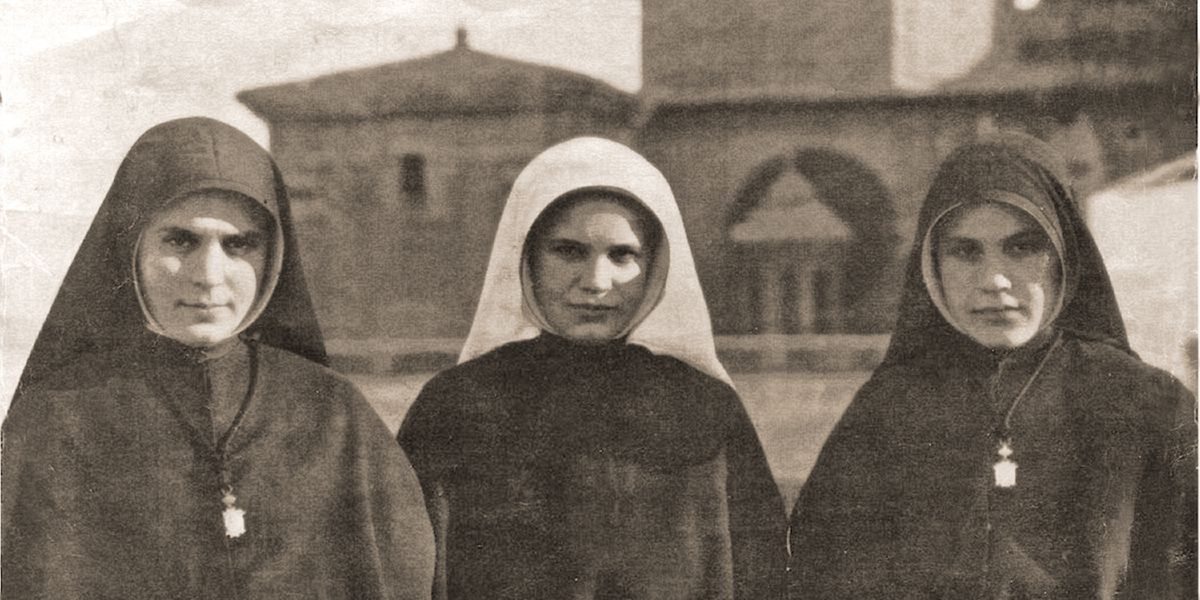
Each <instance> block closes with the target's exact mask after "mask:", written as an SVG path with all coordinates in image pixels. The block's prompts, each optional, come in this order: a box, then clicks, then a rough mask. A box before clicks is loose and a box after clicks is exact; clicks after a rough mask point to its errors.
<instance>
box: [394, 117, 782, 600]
mask: <svg viewBox="0 0 1200 600" xmlns="http://www.w3.org/2000/svg"><path fill="white" fill-rule="evenodd" d="M588 190H591V191H596V190H601V191H603V192H604V193H605V194H608V195H616V196H620V197H623V198H624V199H625V200H627V201H628V202H630V203H634V204H638V205H640V207H641V208H644V209H645V210H646V211H647V214H644V215H642V217H641V218H642V223H643V226H644V227H646V228H647V229H649V228H650V226H651V225H657V228H658V232H659V233H661V235H656V236H650V235H647V237H646V241H648V242H649V241H650V240H652V239H656V240H657V244H656V245H655V246H654V247H653V250H652V251H651V253H650V258H649V261H648V262H649V264H648V265H647V268H646V276H645V277H646V280H645V289H646V293H645V294H644V296H643V299H642V305H641V306H640V307H639V309H638V310H637V312H636V313H635V315H634V317H633V318H632V319H631V320H630V322H629V324H628V326H627V329H626V331H624V332H623V333H621V334H614V338H613V339H611V340H609V341H608V342H607V343H605V344H602V345H599V346H588V345H583V344H578V343H575V342H572V341H569V340H567V339H564V338H563V337H561V336H559V335H556V331H555V329H554V325H553V324H552V323H550V322H549V321H548V320H546V319H545V318H544V316H543V315H542V314H541V307H539V306H538V305H537V302H536V294H535V293H534V292H533V290H534V282H533V279H532V277H533V275H532V269H530V268H529V262H528V258H529V257H528V253H527V250H528V248H529V247H530V245H531V241H530V240H529V239H528V238H529V236H530V232H531V231H534V230H535V228H536V227H537V226H538V221H539V220H540V219H542V218H543V217H546V216H547V213H546V211H549V210H556V209H553V208H552V207H553V206H554V205H556V203H558V202H564V203H565V202H570V201H571V199H572V198H578V197H580V196H579V195H578V194H580V193H581V192H584V193H586V192H587V191H588ZM557 206H560V207H562V206H565V204H558V205H557ZM638 212H640V211H638ZM543 222H544V221H543ZM650 243H653V242H650ZM695 273H696V271H695V265H694V263H693V261H692V255H691V249H690V248H689V247H688V242H687V235H686V232H685V231H684V228H683V218H682V216H681V215H680V213H679V207H678V205H677V204H676V202H675V197H674V194H673V193H672V192H671V188H670V185H669V184H668V183H667V181H666V179H665V178H664V177H663V176H662V174H661V173H660V172H659V171H658V169H656V168H655V167H654V166H653V165H651V164H650V163H649V162H648V161H646V159H645V158H643V157H642V156H640V155H638V154H637V153H636V152H633V151H632V150H630V149H629V148H627V147H625V146H623V145H621V144H618V143H615V142H612V141H609V140H604V139H600V138H576V139H573V140H568V141H566V142H563V143H561V144H558V145H555V146H553V147H551V148H549V149H547V150H546V151H544V152H543V153H542V154H540V155H539V156H538V157H536V158H534V159H533V160H532V161H531V162H530V163H529V165H527V166H526V167H525V169H524V170H523V171H522V172H521V174H520V176H518V177H517V180H516V182H515V183H514V184H513V188H512V190H511V192H510V193H509V198H508V201H507V203H506V204H505V208H504V213H503V214H502V215H501V218H500V225H499V227H498V228H497V232H496V239H495V242H494V244H493V249H492V254H491V257H490V259H489V267H488V273H487V276H486V277H485V279H484V286H483V290H482V292H481V293H480V302H479V307H478V312H477V313H476V317H475V321H474V323H473V324H472V327H471V334H470V335H469V336H468V338H467V342H466V344H465V345H464V350H463V354H462V356H463V358H462V360H463V362H462V363H461V364H459V365H458V366H456V367H454V368H451V369H448V370H447V371H444V372H442V373H440V374H438V375H437V376H436V377H434V378H433V379H432V380H430V382H429V383H427V384H426V386H425V387H424V389H422V390H421V393H420V395H419V396H418V397H417V399H416V401H415V402H414V404H413V406H412V407H411V408H410V409H409V411H408V414H407V415H406V417H405V420H404V423H403V425H401V427H400V434H399V440H400V443H401V445H402V446H403V447H404V449H405V450H406V451H407V452H408V454H409V456H410V457H411V458H412V460H413V466H414V467H415V468H416V470H417V475H418V476H419V477H420V478H421V484H422V485H423V486H424V489H425V493H426V504H427V505H428V507H429V510H430V516H431V518H432V520H433V522H434V533H435V537H436V538H437V541H438V563H437V568H438V572H437V576H436V581H435V584H434V597H436V598H439V599H453V600H474V599H476V598H513V599H516V598H521V599H524V598H555V599H559V598H563V599H575V600H592V599H616V598H622V599H647V600H649V599H654V600H671V599H699V598H706V599H711V600H716V599H730V598H737V599H739V600H740V599H746V600H758V599H772V598H779V597H781V596H782V594H783V584H784V575H785V573H784V571H785V569H786V567H787V541H786V534H787V517H786V513H785V507H784V505H783V500H782V498H781V497H780V494H779V490H778V488H777V487H776V485H775V481H774V479H772V477H771V471H770V468H769V466H768V465H767V461H766V457H765V456H764V454H763V451H762V447H761V444H760V443H759V440H758V435H757V433H756V432H755V430H754V427H753V425H752V424H751V422H750V419H749V417H748V416H747V414H746V411H745V408H744V407H743V406H742V402H741V399H740V398H738V396H737V393H736V392H735V391H734V390H733V388H732V387H731V386H730V384H729V383H727V381H728V379H727V378H728V375H727V374H726V373H725V369H724V367H722V366H721V364H720V362H719V361H718V360H717V356H716V351H715V348H714V347H713V340H712V333H711V329H710V328H709V318H708V309H707V306H706V305H705V303H704V295H703V292H702V290H701V289H700V286H699V278H698V277H696V275H695Z"/></svg>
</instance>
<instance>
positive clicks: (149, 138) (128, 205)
mask: <svg viewBox="0 0 1200 600" xmlns="http://www.w3.org/2000/svg"><path fill="white" fill-rule="evenodd" d="M201 190H224V191H229V192H236V193H238V194H241V195H242V196H245V197H247V198H249V199H251V200H253V201H254V202H255V203H256V204H257V205H258V206H260V207H262V208H263V209H264V211H265V212H266V213H268V214H270V215H271V218H272V221H273V227H274V230H275V233H274V243H273V244H272V248H271V251H270V253H269V255H268V256H269V258H268V261H267V270H266V272H265V273H264V275H263V282H262V284H260V291H259V295H258V299H257V300H256V301H255V304H254V306H253V307H252V308H251V311H250V313H249V314H248V315H247V317H246V320H245V321H243V323H242V325H241V327H240V328H239V331H243V330H244V331H245V332H246V333H247V334H249V335H253V336H255V337H257V338H258V339H260V340H261V341H262V342H264V343H267V344H270V345H272V346H276V347H279V348H282V349H284V350H289V351H291V352H294V353H296V354H299V355H301V356H304V357H306V358H308V359H310V360H313V361H316V362H318V363H321V364H325V363H326V360H327V359H326V355H325V344H324V341H323V339H322V338H321V332H320V329H319V328H318V326H317V319H316V314H315V313H314V311H313V308H312V301H311V299H310V298H309V295H308V288H307V287H306V286H305V283H304V273H303V271H302V269H301V267H300V257H299V254H298V252H297V250H296V242H295V236H294V233H293V227H292V217H291V210H290V207H289V205H288V201H287V195H286V190H285V188H284V185H283V179H282V178H281V177H280V174H279V170H278V168H277V167H276V166H275V163H274V162H273V161H272V160H271V157H270V155H268V154H267V152H266V150H263V149H262V147H260V146H259V145H258V144H257V143H255V142H254V140H252V139H250V138H249V137H247V136H246V135H245V134H244V133H242V132H241V131H238V130H237V129H235V128H233V127H231V126H229V125H227V124H225V123H222V122H220V121H215V120H213V119H207V118H199V117H193V118H186V119H177V120H173V121H167V122H165V123H161V124H159V125H156V126H154V127H152V128H150V130H148V131H147V132H146V133H144V134H142V136H141V137H140V138H138V140H137V141H136V142H134V144H133V147H132V148H130V150H129V153H128V154H127V155H126V156H125V160H124V161H123V162H122V163H121V166H120V168H119V169H118V170H117V175H116V178H115V179H114V180H113V184H112V187H111V188H110V189H109V191H108V195H107V196H105V198H104V202H103V203H101V205H100V208H99V210H98V211H97V212H96V217H95V219H94V220H93V221H92V226H91V228H90V229H88V232H87V235H86V236H85V237H84V240H83V243H82V244H81V245H80V247H79V250H78V251H77V252H76V254H75V259H74V261H72V263H71V267H70V268H69V269H68V271H67V275H66V277H65V278H64V280H63V283H62V286H61V287H60V288H59V290H58V295H57V296H56V297H55V299H54V304H53V305H52V306H51V308H50V314H49V315H48V316H47V317H46V322H45V324H44V325H43V326H42V330H41V332H40V333H39V334H38V338H37V341H36V342H35V343H34V346H33V351H32V352H31V354H30V356H29V360H28V361H27V362H26V365H25V371H24V372H23V373H22V375H21V381H20V387H24V386H27V385H29V384H31V383H33V382H36V381H37V380H39V379H41V378H42V377H45V376H46V375H48V374H49V373H52V372H54V371H55V370H57V369H59V368H61V367H62V366H64V365H66V364H67V363H70V362H72V361H73V360H75V359H76V358H78V357H79V356H81V355H83V354H87V353H92V352H103V351H107V350H111V349H114V348H116V347H119V346H121V345H124V344H129V343H131V342H132V341H133V340H135V339H137V338H138V337H139V336H140V335H143V332H145V331H146V330H147V329H149V330H151V331H154V332H156V333H160V332H161V328H159V327H158V326H157V324H156V323H154V322H153V319H152V318H150V316H149V312H148V311H146V309H145V307H144V304H143V299H142V298H141V297H140V293H139V291H138V284H137V265H136V264H135V263H136V256H137V246H138V243H139V241H140V239H141V235H142V231H143V229H144V228H145V226H146V225H147V224H148V223H149V222H150V220H151V219H152V218H153V216H154V214H155V213H156V212H158V211H160V210H162V209H163V208H165V207H167V206H168V205H170V204H171V203H172V202H174V201H176V200H178V199H179V198H181V197H183V196H185V195H187V194H190V193H193V192H197V191H201ZM17 395H18V396H19V395H20V392H19V391H18V394H17Z"/></svg>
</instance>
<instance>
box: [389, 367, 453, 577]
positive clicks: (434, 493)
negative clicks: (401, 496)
mask: <svg viewBox="0 0 1200 600" xmlns="http://www.w3.org/2000/svg"><path fill="white" fill-rule="evenodd" d="M442 383H443V382H442V380H441V379H439V378H434V379H433V380H431V381H430V382H429V383H427V384H426V385H425V387H424V388H422V390H421V393H420V394H418V395H417V399H416V400H415V401H414V402H413V404H412V406H411V407H410V408H409V410H408V413H407V414H406V415H405V416H404V421H403V423H401V425H400V431H399V432H398V433H397V435H396V440H397V441H398V442H399V444H400V447H401V448H402V449H403V450H404V452H405V454H407V455H408V458H409V460H410V461H411V462H412V465H413V468H414V469H415V470H416V473H417V479H418V480H419V481H420V484H421V489H422V491H423V493H424V496H425V508H426V510H427V511H428V514H429V521H430V524H431V525H432V526H433V538H434V546H435V551H434V552H435V563H434V575H433V586H432V591H433V600H446V598H447V597H448V596H447V594H448V591H447V579H446V568H447V566H446V546H447V544H446V535H447V526H448V523H449V520H450V505H449V502H447V499H446V494H445V487H444V483H443V479H442V478H443V477H444V476H445V472H444V468H443V467H445V465H444V464H443V461H441V460H439V459H438V457H439V456H442V453H441V452H440V451H439V450H437V449H436V448H435V445H436V446H440V444H438V441H439V440H442V441H445V440H448V439H452V438H450V437H449V436H451V435H452V432H451V430H450V427H451V426H452V425H453V420H452V418H451V417H450V416H449V415H446V414H442V413H441V412H440V411H437V410H435V409H436V408H443V407H446V406H448V404H447V403H446V402H444V401H443V400H446V394H445V392H444V390H443V388H444V386H443V385H442Z"/></svg>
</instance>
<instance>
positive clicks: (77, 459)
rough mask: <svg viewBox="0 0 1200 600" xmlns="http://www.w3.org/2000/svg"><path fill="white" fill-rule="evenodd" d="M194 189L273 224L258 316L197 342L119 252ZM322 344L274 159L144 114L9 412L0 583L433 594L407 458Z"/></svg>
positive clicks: (244, 592)
mask: <svg viewBox="0 0 1200 600" xmlns="http://www.w3.org/2000/svg"><path fill="white" fill-rule="evenodd" d="M201 190H221V191H228V192H236V193H237V194H240V195H241V196H244V197H246V198H248V199H250V200H251V201H253V202H254V203H255V204H257V205H258V206H259V207H261V208H262V209H263V210H264V211H265V212H266V213H267V214H269V215H270V217H271V220H272V221H273V227H274V232H273V233H274V243H272V244H271V245H270V247H271V252H270V257H269V258H268V265H269V266H268V270H269V271H271V272H270V273H268V275H267V276H266V277H264V280H266V281H267V282H268V284H265V285H263V286H262V287H263V288H264V289H263V290H260V294H261V295H262V297H261V298H260V299H259V300H258V301H257V302H256V307H255V308H254V309H252V311H251V313H250V316H249V317H248V319H253V322H250V323H243V329H242V331H241V333H240V335H239V336H238V337H236V338H234V339H232V340H229V341H227V342H221V343H220V344H218V345H217V346H215V347H214V348H208V349H196V348H190V347H187V346H184V345H183V344H180V343H178V342H176V341H174V340H171V339H168V338H166V337H164V336H162V335H159V334H157V333H155V332H154V329H153V328H152V327H151V326H148V324H147V317H146V316H145V314H144V312H143V308H142V306H141V304H140V301H139V298H138V291H137V283H136V282H135V277H136V275H135V267H134V256H135V254H136V247H137V243H138V240H139V238H140V235H141V232H142V230H143V229H144V228H145V226H146V225H147V224H148V223H149V222H150V220H151V219H152V218H153V216H154V214H155V213H156V212H157V211H159V210H162V209H163V208H165V207H167V206H168V205H169V204H170V203H171V202H173V201H175V200H176V199H178V198H180V197H182V196H184V195H187V194H190V193H193V192H197V191H201ZM269 282H274V286H273V289H271V288H270V285H269ZM267 293H270V294H271V295H270V296H269V298H268V297H266V296H265V294H267ZM264 299H265V303H264ZM325 362H326V355H325V347H324V342H323V340H322V338H321V332H320V329H319V327H318V323H317V319H316V315H315V313H314V312H313V308H312V302H311V300H310V298H309V294H308V291H307V288H306V287H305V283H304V275H303V272H302V269H301V265H300V261H299V253H298V252H297V250H296V243H295V237H294V234H293V227H292V219H291V213H290V210H289V206H288V201H287V197H286V191H285V188H284V185H283V182H282V179H281V178H280V175H279V171H278V169H277V168H276V166H275V164H274V162H273V161H272V160H271V158H270V156H269V155H268V154H267V152H266V151H265V150H263V149H262V148H261V147H259V146H258V145H257V144H256V143H255V142H254V141H253V140H251V139H250V138H249V137H247V136H246V135H245V134H243V133H241V132H240V131H238V130H236V129H234V128H232V127H230V126H229V125H226V124H224V123H221V122H218V121H214V120H211V119H205V118H187V119H178V120H174V121H168V122H165V123H162V124H160V125H157V126H155V127H153V128H151V129H150V130H149V131H147V132H146V133H145V134H143V135H142V137H141V138H139V139H138V140H137V142H135V143H134V145H133V147H132V148H131V149H130V151H129V153H128V155H127V156H126V158H125V160H124V161H123V163H122V164H121V166H120V168H119V170H118V172H117V175H116V177H115V180H114V182H113V185H112V187H111V189H110V190H109V193H108V195H107V196H106V197H105V199H104V202H103V203H102V205H101V206H100V208H99V210H98V212H97V215H96V217H95V220H94V221H93V223H92V226H91V228H90V229H89V231H88V233H87V236H86V238H85V239H84V241H83V243H82V245H81V246H80V248H79V251H78V253H77V254H76V257H75V260H74V261H73V263H72V264H71V267H70V269H69V270H68V272H67V275H66V278H65V279H64V281H63V284H62V286H61V288H60V290H59V293H58V296H57V297H56V299H55V301H54V304H53V306H52V308H51V310H50V313H49V316H48V317H47V319H46V322H45V325H44V326H43V328H42V331H41V333H40V335H39V336H38V339H37V342H36V344H35V346H34V349H33V352H32V354H31V355H30V357H29V360H28V363H27V366H26V368H25V371H24V373H23V374H22V377H21V381H20V385H19V387H18V391H17V394H16V396H15V397H14V399H13V402H12V404H11V406H10V409H9V413H8V415H7V417H6V419H5V422H4V427H3V496H2V508H3V548H2V549H0V555H2V559H3V579H2V588H3V590H2V591H3V593H4V595H5V596H6V597H7V596H11V597H14V598H16V597H21V598H84V597H86V598H208V597H212V598H276V597H301V596H303V597H321V598H421V597H427V596H428V588H429V581H430V579H431V577H432V564H433V556H432V554H433V548H432V532H431V531H430V528H429V524H428V522H427V520H426V518H425V509H424V503H423V500H422V497H421V492H420V487H419V484H418V482H417V480H416V477H415V474H414V473H413V472H412V469H411V467H410V466H409V464H408V461H407V460H406V458H405V457H404V455H403V452H402V451H401V450H400V449H399V448H398V447H397V446H396V444H395V443H394V441H392V439H391V436H390V435H389V433H388V432H387V429H386V427H385V426H384V425H383V423H382V422H381V421H380V420H379V418H378V416H377V415H376V414H375V413H374V411H373V409H372V408H371V407H370V406H369V405H368V404H367V402H366V401H365V399H363V397H362V395H361V394H360V393H359V392H358V390H356V389H355V388H354V387H353V385H352V384H350V383H349V382H348V381H346V380H345V379H343V378H342V377H340V376H339V375H337V374H335V373H334V372H332V371H330V370H329V369H327V368H326V367H325V366H324V363H325ZM226 495H231V496H234V497H235V498H236V505H237V507H238V508H240V509H242V510H244V511H245V518H244V522H245V532H244V533H243V534H241V535H229V531H230V530H229V529H227V527H228V525H225V524H224V522H223V512H222V511H223V509H224V508H225V505H224V503H223V497H224V496H226Z"/></svg>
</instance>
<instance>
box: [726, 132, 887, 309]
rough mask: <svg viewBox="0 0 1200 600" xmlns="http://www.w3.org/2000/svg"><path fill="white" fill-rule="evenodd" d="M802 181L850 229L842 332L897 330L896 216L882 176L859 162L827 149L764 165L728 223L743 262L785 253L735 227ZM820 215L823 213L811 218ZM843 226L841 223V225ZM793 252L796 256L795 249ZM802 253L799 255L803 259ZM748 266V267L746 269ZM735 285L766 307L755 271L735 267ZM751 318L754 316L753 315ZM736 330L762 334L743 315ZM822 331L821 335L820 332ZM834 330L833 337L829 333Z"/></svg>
mask: <svg viewBox="0 0 1200 600" xmlns="http://www.w3.org/2000/svg"><path fill="white" fill-rule="evenodd" d="M792 174H795V175H798V176H799V177H801V178H803V180H804V181H805V182H807V186H808V188H810V189H811V190H812V193H813V195H814V196H815V199H816V200H817V201H819V203H820V205H821V208H818V209H815V210H817V211H823V212H825V213H832V217H831V218H834V219H835V221H836V222H840V223H841V224H844V226H845V228H847V229H848V230H849V239H848V240H847V241H846V243H845V245H844V251H842V252H840V253H839V254H838V255H836V259H837V260H838V264H839V269H840V271H841V276H840V278H839V279H840V281H841V282H842V283H841V284H840V285H838V286H836V288H837V289H836V290H835V293H836V296H837V297H836V302H837V303H838V305H839V306H840V309H839V310H840V316H839V318H838V319H837V327H836V331H840V332H849V333H874V332H880V331H886V330H888V329H889V328H890V327H891V326H892V320H893V315H892V312H893V308H894V300H895V299H894V298H893V297H892V296H895V294H894V293H893V292H894V290H892V289H891V288H892V287H894V286H893V285H892V283H893V282H891V281H890V280H891V279H893V277H891V275H892V274H893V271H895V270H896V265H895V264H894V263H895V256H896V253H895V249H896V244H897V242H898V239H899V238H898V236H897V234H896V230H895V225H896V214H895V210H894V208H893V204H892V199H891V194H890V192H889V191H888V189H887V187H886V186H884V184H883V182H882V181H881V180H880V178H879V177H878V176H877V175H876V174H875V173H874V172H873V171H872V170H871V169H870V168H869V167H867V166H866V165H864V164H863V163H862V162H861V161H859V160H858V159H856V158H854V157H852V156H849V155H847V154H844V153H842V152H840V151H837V150H832V149H828V148H801V149H799V150H797V151H795V152H793V153H790V154H787V155H780V156H775V157H772V158H770V159H767V160H766V161H764V162H763V163H761V164H759V165H758V166H757V167H755V168H754V170H752V171H751V172H750V174H749V175H747V177H746V178H745V181H744V182H743V184H742V185H741V187H740V188H739V190H738V192H737V196H736V197H735V199H734V202H733V204H732V206H731V207H730V210H729V212H728V214H727V217H726V223H725V231H726V235H727V236H729V237H730V238H731V239H730V242H731V246H732V247H734V248H736V253H737V256H736V258H735V260H736V261H738V262H739V264H756V265H758V264H763V263H764V261H770V260H771V256H772V255H773V254H774V255H778V252H780V247H781V246H780V245H779V244H774V245H772V244H747V243H741V242H739V241H738V240H736V239H734V238H735V237H736V236H735V235H734V231H735V228H736V227H738V226H739V225H740V224H743V223H746V222H747V221H748V220H749V219H752V218H753V215H754V213H755V210H756V209H758V208H759V207H760V206H762V205H763V202H764V199H765V198H767V196H768V195H769V193H770V192H771V189H772V186H774V185H775V184H776V183H777V182H779V181H780V180H781V179H783V178H785V177H788V176H791V175H792ZM812 214H817V215H819V214H820V212H817V213H812ZM835 225H836V224H835ZM789 252H794V251H789ZM804 252H805V251H801V253H800V254H799V255H798V256H804ZM742 261H747V262H745V263H743V262H742ZM730 275H731V277H733V278H735V279H738V280H737V281H730V282H729V283H730V284H732V285H733V286H735V288H734V289H741V290H745V292H743V294H744V297H743V298H742V301H743V302H744V304H743V306H757V305H761V304H762V303H763V302H766V300H765V299H763V298H761V297H758V296H757V295H756V292H755V291H754V290H755V289H756V286H757V282H755V281H752V280H751V278H754V277H758V275H756V274H755V270H754V269H735V270H733V272H731V273H730ZM747 312H752V311H747ZM737 321H738V322H737V324H736V326H735V329H737V330H739V331H740V332H743V333H758V332H761V331H762V327H761V324H760V323H758V322H756V319H755V315H754V314H746V315H739V318H738V319H737ZM817 331H822V330H821V329H820V328H818V329H817ZM822 332H832V331H822Z"/></svg>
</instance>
